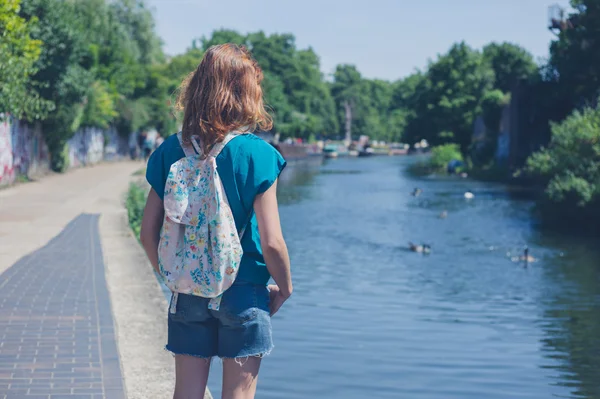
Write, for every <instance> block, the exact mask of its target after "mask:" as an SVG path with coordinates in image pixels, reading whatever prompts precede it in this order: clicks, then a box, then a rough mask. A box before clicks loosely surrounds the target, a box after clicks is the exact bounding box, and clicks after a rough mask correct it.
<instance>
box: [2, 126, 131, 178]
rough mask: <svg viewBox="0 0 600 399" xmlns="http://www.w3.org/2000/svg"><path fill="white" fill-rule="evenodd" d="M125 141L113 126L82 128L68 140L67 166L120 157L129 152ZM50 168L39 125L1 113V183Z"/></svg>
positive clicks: (74, 166) (35, 175)
mask: <svg viewBox="0 0 600 399" xmlns="http://www.w3.org/2000/svg"><path fill="white" fill-rule="evenodd" d="M128 141H129V138H122V137H120V136H119V135H118V134H117V132H116V131H115V130H114V129H109V130H101V129H97V128H84V129H81V130H79V131H78V132H77V133H75V135H74V136H73V137H72V138H71V139H70V140H69V141H68V142H67V146H68V152H69V167H70V168H77V167H82V166H87V165H93V164H96V163H98V162H100V161H112V160H118V159H122V158H123V157H125V156H127V155H128V151H129V143H128ZM49 168H50V157H49V154H48V147H47V146H46V143H45V142H44V138H43V133H42V130H41V128H40V126H39V125H35V126H32V125H28V124H25V123H23V122H20V121H17V120H14V119H12V118H10V117H5V118H2V115H0V186H2V185H8V184H12V183H14V181H15V180H16V179H17V178H18V176H25V177H28V178H35V177H37V176H40V175H42V174H44V173H46V172H47V171H48V170H49Z"/></svg>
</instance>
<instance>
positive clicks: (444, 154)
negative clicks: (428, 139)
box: [429, 144, 463, 170]
mask: <svg viewBox="0 0 600 399" xmlns="http://www.w3.org/2000/svg"><path fill="white" fill-rule="evenodd" d="M454 160H456V161H461V162H462V161H463V156H462V153H461V151H460V147H459V145H458V144H442V145H439V146H436V147H433V148H432V149H431V158H429V165H430V166H431V168H432V169H434V170H445V169H446V166H448V163H449V162H450V161H454Z"/></svg>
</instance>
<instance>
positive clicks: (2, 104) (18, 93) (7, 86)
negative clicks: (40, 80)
mask: <svg viewBox="0 0 600 399" xmlns="http://www.w3.org/2000/svg"><path fill="white" fill-rule="evenodd" d="M19 4H20V0H4V1H2V2H1V3H0V60H2V63H0V113H10V114H12V115H14V116H16V117H17V118H22V117H26V118H29V119H39V118H41V117H43V116H44V115H45V114H46V112H47V111H49V110H51V108H52V104H51V103H48V102H47V101H44V100H43V99H41V98H40V96H39V94H38V93H37V92H36V91H35V90H31V89H32V82H31V79H30V76H31V75H33V74H34V73H36V72H37V69H36V66H35V63H36V61H37V60H38V58H39V56H40V53H41V45H42V42H41V41H40V40H35V39H33V38H32V37H31V31H32V29H34V27H35V25H36V24H37V23H38V20H37V18H33V19H30V20H29V21H27V20H26V19H24V18H22V17H21V16H19V14H18V13H19V10H20V7H19Z"/></svg>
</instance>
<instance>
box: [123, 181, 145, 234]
mask: <svg viewBox="0 0 600 399" xmlns="http://www.w3.org/2000/svg"><path fill="white" fill-rule="evenodd" d="M146 194H147V192H146V190H145V189H144V188H143V187H142V185H141V184H139V183H130V184H129V190H127V197H126V198H125V208H126V209H127V218H128V220H129V226H130V227H131V230H133V234H134V235H135V237H136V238H137V239H138V240H139V238H140V229H141V228H142V216H143V215H144V206H145V205H146Z"/></svg>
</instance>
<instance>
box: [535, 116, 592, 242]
mask: <svg viewBox="0 0 600 399" xmlns="http://www.w3.org/2000/svg"><path fill="white" fill-rule="evenodd" d="M524 172H525V173H527V174H528V175H529V176H531V177H533V178H535V179H536V180H537V181H538V183H540V184H541V185H542V186H543V187H544V188H545V190H544V194H543V197H542V198H541V199H540V201H539V204H538V209H539V210H540V213H541V216H542V219H543V221H545V222H548V223H550V224H551V225H555V226H556V227H561V228H564V227H569V226H575V225H577V228H578V229H579V230H580V231H581V230H585V231H587V232H598V231H600V224H599V223H598V222H600V107H598V108H595V109H592V108H587V109H585V110H584V111H583V112H577V111H576V112H574V113H573V114H572V115H571V116H569V117H568V118H567V119H565V120H564V121H563V122H561V123H559V124H553V125H552V139H551V141H550V144H549V146H548V147H547V148H543V149H542V150H540V151H538V152H536V153H534V154H532V155H531V156H530V157H529V158H528V159H527V163H526V166H525V168H524Z"/></svg>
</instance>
